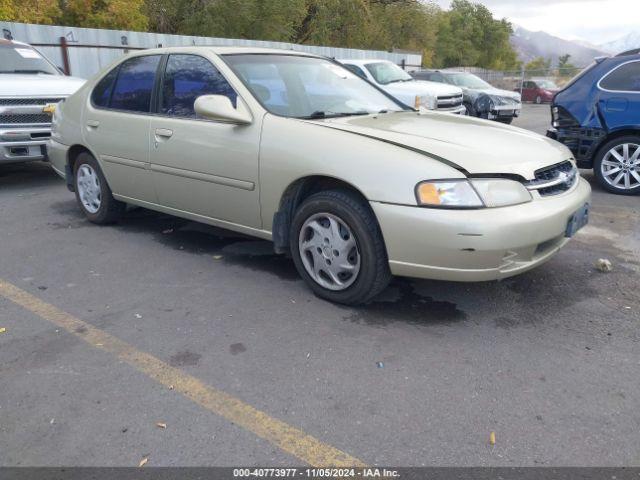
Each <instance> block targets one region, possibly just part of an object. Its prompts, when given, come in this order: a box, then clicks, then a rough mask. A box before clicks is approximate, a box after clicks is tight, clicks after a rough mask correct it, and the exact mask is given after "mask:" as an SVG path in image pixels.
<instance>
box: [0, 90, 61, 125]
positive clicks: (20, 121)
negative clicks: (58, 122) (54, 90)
mask: <svg viewBox="0 0 640 480" xmlns="http://www.w3.org/2000/svg"><path fill="white" fill-rule="evenodd" d="M62 100H63V98H60V97H49V98H0V127H3V126H4V127H16V126H29V125H37V126H42V125H49V124H51V116H50V115H49V114H47V113H44V112H43V111H42V109H43V108H44V106H45V105H48V104H51V103H54V104H55V103H59V102H60V101H62Z"/></svg>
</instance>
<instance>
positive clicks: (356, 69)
mask: <svg viewBox="0 0 640 480" xmlns="http://www.w3.org/2000/svg"><path fill="white" fill-rule="evenodd" d="M344 66H345V67H346V68H348V69H349V70H351V73H355V74H356V75H358V76H359V77H361V78H364V79H365V80H366V79H367V74H366V73H364V70H362V69H361V68H360V67H359V66H357V65H353V64H351V63H345V64H344Z"/></svg>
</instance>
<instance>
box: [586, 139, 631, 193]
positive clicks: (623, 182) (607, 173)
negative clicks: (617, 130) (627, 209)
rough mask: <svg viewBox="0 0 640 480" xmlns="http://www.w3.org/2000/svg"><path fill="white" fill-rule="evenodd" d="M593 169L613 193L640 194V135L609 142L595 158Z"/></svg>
mask: <svg viewBox="0 0 640 480" xmlns="http://www.w3.org/2000/svg"><path fill="white" fill-rule="evenodd" d="M593 171H594V174H595V176H596V178H597V179H598V181H599V182H600V184H601V185H602V186H603V187H604V188H605V189H606V190H607V191H609V192H611V193H617V194H620V195H638V194H640V136H627V137H620V138H616V139H614V140H611V141H610V142H607V143H606V144H605V145H604V146H603V147H602V148H601V149H600V151H599V152H598V155H597V156H596V158H595V161H594V165H593Z"/></svg>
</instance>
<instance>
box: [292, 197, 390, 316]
mask: <svg viewBox="0 0 640 480" xmlns="http://www.w3.org/2000/svg"><path fill="white" fill-rule="evenodd" d="M290 245H291V253H292V257H293V261H294V263H295V265H296V268H297V269H298V272H299V273H300V276H302V278H303V279H304V280H305V281H306V282H307V284H308V285H309V287H310V288H311V290H313V292H314V293H315V294H316V295H317V296H319V297H320V298H323V299H325V300H329V301H332V302H336V303H342V304H346V305H354V304H362V303H365V302H367V301H368V300H370V299H371V298H373V297H374V296H375V295H377V294H378V293H380V292H381V291H382V290H383V289H384V288H385V287H386V286H387V285H388V283H389V281H390V279H391V272H390V271H389V264H388V260H387V254H386V248H385V246H384V242H383V239H382V233H381V232H380V227H379V226H378V222H377V221H376V218H375V216H374V215H373V212H372V211H371V208H370V207H369V205H368V204H367V203H366V202H365V201H363V200H362V199H360V198H359V196H357V195H356V194H354V193H352V192H350V191H348V190H329V191H324V192H320V193H316V194H314V195H311V196H310V197H309V198H307V199H306V200H305V201H304V202H303V203H302V205H300V207H299V208H298V210H297V211H296V213H295V215H294V218H293V221H292V224H291V231H290Z"/></svg>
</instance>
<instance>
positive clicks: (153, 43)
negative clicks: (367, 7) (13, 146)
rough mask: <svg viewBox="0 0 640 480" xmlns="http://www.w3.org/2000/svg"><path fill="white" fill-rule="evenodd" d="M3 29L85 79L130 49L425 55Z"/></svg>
mask: <svg viewBox="0 0 640 480" xmlns="http://www.w3.org/2000/svg"><path fill="white" fill-rule="evenodd" d="M0 29H2V34H3V37H4V38H13V39H15V40H19V41H21V42H26V43H29V44H31V45H34V46H35V47H37V48H38V49H39V50H40V51H41V52H42V53H43V54H44V55H46V56H47V57H48V58H49V59H51V60H52V61H53V62H54V63H55V64H56V65H58V66H60V67H62V68H63V69H67V70H68V71H69V72H70V73H71V74H72V75H74V76H77V77H83V78H89V77H91V76H92V75H94V74H95V73H96V72H98V71H100V70H101V69H102V68H104V67H106V66H107V65H109V64H110V63H111V62H113V61H114V60H116V59H117V58H119V57H121V56H122V55H125V54H126V53H127V51H128V50H134V49H143V48H155V47H158V46H163V47H169V46H185V45H236V46H252V47H267V48H284V49H289V50H298V51H303V52H309V53H315V54H318V55H326V56H329V57H335V58H360V59H362V58H376V59H384V60H390V61H392V62H394V63H396V64H398V65H401V66H404V68H406V69H407V70H414V69H416V68H418V67H419V66H420V65H421V64H422V55H421V54H419V53H406V52H384V51H377V50H356V49H350V48H334V47H318V46H311V45H299V44H295V43H282V42H266V41H259V40H242V39H231V38H213V37H193V36H187V35H166V34H158V33H143V32H129V31H122V30H101V29H95V28H77V27H63V26H49V25H33V24H26V23H15V22H0ZM65 45H66V48H65ZM65 51H66V52H67V53H66V55H65V53H64V52H65Z"/></svg>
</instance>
